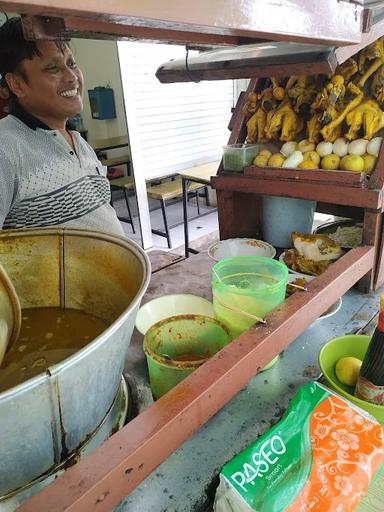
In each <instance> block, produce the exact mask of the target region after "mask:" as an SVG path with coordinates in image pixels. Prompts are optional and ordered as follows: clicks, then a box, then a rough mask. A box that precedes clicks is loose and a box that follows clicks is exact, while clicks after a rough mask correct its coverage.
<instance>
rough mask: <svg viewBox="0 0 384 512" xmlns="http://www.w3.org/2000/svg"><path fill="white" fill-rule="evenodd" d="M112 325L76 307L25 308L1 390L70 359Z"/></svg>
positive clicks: (1, 372) (0, 374) (6, 360)
mask: <svg viewBox="0 0 384 512" xmlns="http://www.w3.org/2000/svg"><path fill="white" fill-rule="evenodd" d="M108 325H109V324H108V323H107V322H105V321H104V320H101V319H100V318H97V317H95V316H92V315H90V314H88V313H85V312H84V311H78V310H76V309H62V308H31V309H24V310H23V311H22V322H21V330H20V336H19V338H18V340H17V341H16V342H15V343H14V344H13V345H12V347H10V348H9V350H8V352H7V353H6V355H5V357H4V359H3V363H2V365H1V367H0V392H1V391H4V390H6V389H9V388H11V387H12V386H15V385H16V384H20V383H21V382H24V381H25V380H28V379H30V378H31V377H34V376H35V375H38V374H39V373H43V372H45V370H46V369H47V368H48V367H49V366H52V365H53V364H55V363H59V362H60V361H62V360H63V359H66V358H67V357H69V356H70V355H72V354H74V353H75V352H77V351H78V350H79V349H81V348H82V347H84V346H85V345H87V344H88V343H89V342H91V341H92V340H94V339H95V338H96V337H97V336H98V335H99V334H101V333H102V332H103V331H105V329H106V328H107V327H108Z"/></svg>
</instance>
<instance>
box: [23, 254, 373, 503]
mask: <svg viewBox="0 0 384 512" xmlns="http://www.w3.org/2000/svg"><path fill="white" fill-rule="evenodd" d="M354 252H355V253H358V254H360V263H359V264H358V265H353V267H354V268H353V269H352V271H351V270H350V265H349V264H348V262H346V263H344V264H343V262H342V259H345V258H348V254H347V255H346V256H344V257H343V258H342V259H341V260H339V261H337V262H336V263H333V264H332V265H331V266H330V267H329V268H328V269H327V270H326V271H325V272H324V274H322V275H321V276H320V277H318V278H316V279H314V280H313V281H311V282H310V283H309V285H308V291H306V292H297V293H295V294H293V295H292V296H291V297H290V298H289V299H288V300H287V301H286V302H285V303H283V304H282V305H281V306H279V307H278V308H276V310H274V311H273V312H272V313H271V314H269V315H268V316H267V325H262V324H259V325H257V326H254V327H252V328H251V329H250V330H249V331H247V332H245V333H244V334H242V335H241V336H240V337H239V338H237V340H236V341H234V342H233V343H230V344H229V345H227V346H226V347H225V348H224V349H223V350H222V351H221V352H220V353H219V354H216V355H215V356H214V357H212V358H211V359H210V360H209V361H208V362H207V363H206V364H204V365H202V366H201V367H200V368H199V369H198V370H196V371H195V372H194V373H193V374H192V375H190V376H189V377H187V378H186V379H185V380H184V381H182V382H181V383H180V384H178V385H177V386H176V387H175V388H173V389H172V390H171V391H169V392H168V393H167V394H166V395H164V396H163V397H161V398H160V399H159V400H158V401H157V402H155V403H153V402H152V399H151V396H150V388H149V385H148V376H147V369H146V362H145V355H144V353H143V350H142V342H143V337H142V335H140V333H138V332H137V331H135V332H134V336H133V338H132V341H131V344H130V346H129V350H128V355H127V359H126V365H125V372H124V373H125V375H126V376H128V377H129V378H130V379H133V380H134V382H135V384H136V388H137V389H138V391H139V395H140V398H141V403H140V404H139V405H140V407H139V412H140V414H139V415H138V416H137V417H136V418H134V419H133V420H132V421H130V422H129V423H128V424H127V425H126V426H125V427H124V428H123V429H122V430H120V431H119V432H117V433H116V434H114V435H113V436H112V437H111V438H110V439H108V440H107V441H106V442H105V443H104V444H103V445H102V446H100V447H98V448H97V449H96V450H94V452H92V453H91V454H90V455H88V456H87V457H86V458H85V459H83V460H80V461H79V462H78V463H77V464H76V465H75V466H73V467H71V468H69V469H68V470H67V471H66V472H65V474H64V475H63V476H61V477H59V478H57V479H56V480H55V481H54V482H53V483H52V484H51V485H49V486H48V487H47V488H45V489H44V490H43V491H41V492H40V493H39V494H37V495H35V496H34V497H33V498H32V499H31V500H29V501H28V502H27V503H25V504H24V505H23V506H22V507H21V509H20V510H22V511H23V512H34V511H36V510H39V511H40V512H45V511H47V512H48V511H49V512H60V511H63V510H73V511H74V512H75V511H80V510H81V511H94V510H97V511H100V512H103V511H107V510H111V509H112V507H114V506H116V505H117V503H118V502H119V501H120V500H122V499H123V500H124V501H123V502H121V504H120V506H118V508H117V509H116V510H117V511H118V512H125V511H128V510H129V512H142V511H146V510H177V512H191V511H192V510H202V504H203V502H204V499H205V498H206V494H205V493H206V491H207V488H208V486H209V484H210V482H212V481H213V479H214V477H215V476H217V474H218V472H219V470H220V468H221V467H222V465H223V464H224V463H225V462H226V461H227V460H228V459H230V458H232V457H233V456H234V455H235V454H236V453H237V452H239V451H240V450H242V449H243V448H244V447H245V446H247V445H248V444H249V443H250V442H252V441H253V440H254V439H255V438H256V437H257V436H258V435H260V434H261V433H263V432H264V431H265V430H267V429H268V428H269V427H270V426H271V425H272V424H273V423H275V422H276V421H277V420H278V419H279V418H280V417H281V415H282V414H283V412H284V410H285V408H286V406H287V405H288V403H289V401H290V399H291V397H292V395H293V393H294V391H295V390H296V388H297V387H298V386H299V385H301V384H303V383H304V382H308V381H309V380H313V379H317V378H318V377H319V374H320V371H319V368H318V365H317V355H318V351H319V349H320V347H321V346H322V345H323V344H324V343H325V342H326V341H327V340H329V339H331V338H333V337H335V336H340V335H342V334H345V333H347V332H348V333H351V332H357V331H358V330H360V329H361V328H363V327H364V326H365V325H366V324H368V322H369V321H370V320H371V319H372V318H373V317H374V316H375V314H376V313H377V308H378V303H379V296H380V293H379V292H376V293H371V294H367V295H362V294H360V293H358V292H357V290H356V289H353V290H349V291H348V293H346V294H345V295H344V297H343V306H342V308H341V309H340V311H339V312H338V313H337V314H336V315H335V316H333V317H331V318H330V319H325V320H318V321H316V318H317V316H319V314H321V313H322V312H324V311H325V310H326V309H327V308H328V307H329V305H331V304H332V302H334V301H335V300H336V298H337V297H338V296H340V295H342V294H343V293H344V292H346V291H347V290H348V289H349V288H350V287H351V286H352V284H353V283H354V282H357V281H358V279H359V278H360V277H361V276H362V275H364V273H365V272H366V271H367V268H368V267H369V264H370V262H369V261H368V258H369V257H372V255H371V253H372V249H371V248H365V247H361V248H358V249H352V250H351V251H350V253H352V254H350V259H351V260H354V259H356V258H355V257H354V256H353V253H354ZM212 264H213V262H212V260H211V259H210V258H209V257H208V255H207V254H203V253H201V254H198V255H197V256H193V257H192V258H189V259H185V260H184V261H182V262H180V263H176V264H174V265H171V266H169V267H167V268H164V269H163V270H160V271H159V272H156V273H155V274H153V276H152V279H151V283H150V286H149V288H148V290H147V293H146V295H145V297H144V299H143V303H145V302H147V301H149V300H151V299H153V298H156V297H158V296H162V295H165V294H169V293H194V294H198V295H200V296H202V297H204V298H206V299H208V300H211V297H212V294H211V285H210V282H211V269H212ZM340 267H342V268H343V270H344V272H342V274H343V273H344V274H346V275H345V279H346V280H347V281H348V282H347V283H344V284H343V279H340V278H336V277H335V276H336V275H337V274H339V273H340V272H339V271H340ZM339 287H341V288H342V290H340V289H338V288H339ZM314 322H315V323H314ZM306 329H308V331H306V332H304V331H305V330H306ZM276 340H277V341H276ZM273 341H275V343H273ZM276 345H278V346H277V347H276ZM288 346H289V347H288ZM282 351H284V354H283V355H282V357H281V358H280V360H279V362H278V363H277V365H276V366H275V367H274V368H272V369H271V370H269V371H268V372H263V373H260V374H259V375H257V376H256V377H254V376H255V374H256V373H258V372H259V371H260V368H262V367H263V366H265V365H266V363H268V362H269V361H270V360H271V359H272V357H273V356H274V355H276V353H281V352H282ZM245 386H246V387H245ZM243 388H244V389H243ZM226 404H227V405H226ZM224 406H225V407H224ZM223 407H224V408H223ZM221 408H223V410H222V411H220V409H221ZM208 420H209V421H208ZM206 422H208V423H207V425H206V426H204V427H203V428H200V427H202V426H203V425H204V423H206ZM192 434H194V435H193V436H192ZM189 437H190V439H189V440H188V441H187V443H185V444H183V443H184V441H186V440H187V439H188V438H189ZM176 448H178V450H177V452H176V453H175V454H174V455H172V457H169V456H170V455H171V454H172V453H173V452H174V451H175V450H176ZM167 457H169V459H167ZM166 459H167V460H166ZM161 463H162V464H161ZM159 464H161V466H160V467H159V468H158V469H157V470H155V468H157V467H158V466H159ZM153 470H155V471H153ZM152 472H153V473H152ZM151 473H152V474H151ZM146 477H148V478H147V480H146V481H145V482H143V480H144V479H145V478H146ZM141 482H143V483H142V484H141V485H139V484H140V483H141ZM136 487H137V489H135V488H136ZM134 489H135V490H134ZM132 491H133V492H132ZM129 493H132V494H131V495H130V496H128V497H126V496H127V495H128V494H129ZM125 497H126V498H125ZM171 497H172V499H171Z"/></svg>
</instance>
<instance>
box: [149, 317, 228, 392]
mask: <svg viewBox="0 0 384 512" xmlns="http://www.w3.org/2000/svg"><path fill="white" fill-rule="evenodd" d="M230 341H231V335H230V332H229V330H228V329H227V328H226V327H225V325H222V324H221V323H220V322H219V321H217V320H215V319H214V318H210V317H208V316H203V315H180V316H173V317H170V318H166V319H164V320H161V321H160V322H157V323H156V324H154V325H152V327H150V328H149V329H148V331H147V332H146V333H145V336H144V352H145V355H146V357H147V364H148V373H149V382H150V385H151V390H152V395H153V398H154V399H155V400H156V399H157V398H160V397H161V396H162V395H164V394H165V393H166V392H167V391H169V390H170V389H172V388H173V387H174V386H176V384H178V383H179V382H181V381H182V380H183V379H185V378H186V377H188V375H190V374H191V373H192V372H193V371H194V370H196V368H198V367H199V366H201V364H203V363H204V362H205V361H206V360H207V359H209V358H210V357H211V356H213V355H214V354H216V352H219V350H221V349H222V348H223V347H225V345H227V344H228V343H229V342H230Z"/></svg>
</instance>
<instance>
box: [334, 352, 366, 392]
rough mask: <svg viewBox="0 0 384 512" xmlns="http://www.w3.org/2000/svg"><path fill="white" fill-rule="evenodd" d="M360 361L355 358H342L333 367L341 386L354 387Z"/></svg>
mask: <svg viewBox="0 0 384 512" xmlns="http://www.w3.org/2000/svg"><path fill="white" fill-rule="evenodd" d="M360 367H361V361H360V359H357V357H342V358H341V359H339V360H338V361H337V363H336V366H335V373H336V377H337V378H338V380H339V381H340V382H341V383H342V384H346V385H347V386H351V387H354V386H356V382H357V379H358V377H359V374H360Z"/></svg>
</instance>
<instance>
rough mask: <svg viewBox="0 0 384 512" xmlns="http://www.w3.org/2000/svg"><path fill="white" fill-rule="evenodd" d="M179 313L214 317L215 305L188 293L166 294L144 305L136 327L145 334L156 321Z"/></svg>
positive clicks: (137, 318) (138, 314)
mask: <svg viewBox="0 0 384 512" xmlns="http://www.w3.org/2000/svg"><path fill="white" fill-rule="evenodd" d="M177 315H205V316H210V317H211V318H214V317H215V315H214V312H213V305H212V303H211V302H209V301H208V300H206V299H204V298H203V297H199V296H197V295H191V294H187V293H182V294H175V295H164V296H163V297H158V298H157V299H153V300H151V301H149V302H147V303H146V304H144V306H142V307H141V308H140V309H139V311H138V313H137V316H136V329H137V330H138V331H139V332H141V334H145V333H146V332H147V330H148V329H149V328H150V327H151V326H152V325H153V324H155V323H156V322H159V321H160V320H164V319H165V318H169V317H170V316H177Z"/></svg>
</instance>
